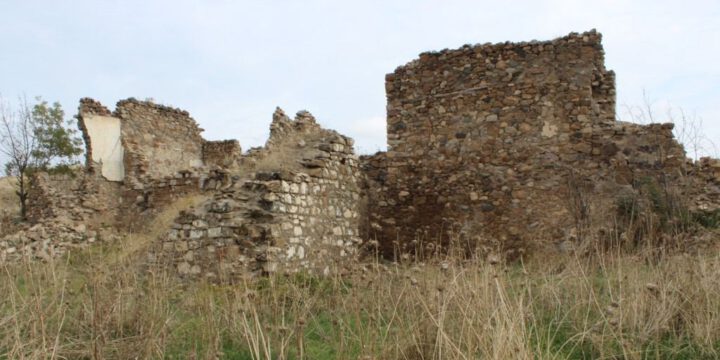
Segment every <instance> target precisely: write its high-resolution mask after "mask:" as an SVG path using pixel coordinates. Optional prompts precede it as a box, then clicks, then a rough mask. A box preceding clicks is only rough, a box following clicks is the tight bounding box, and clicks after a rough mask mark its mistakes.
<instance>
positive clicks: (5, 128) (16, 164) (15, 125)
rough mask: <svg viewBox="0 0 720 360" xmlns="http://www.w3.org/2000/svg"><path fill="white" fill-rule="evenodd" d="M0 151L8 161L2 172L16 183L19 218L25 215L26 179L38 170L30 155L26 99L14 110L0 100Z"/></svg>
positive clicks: (33, 140)
mask: <svg viewBox="0 0 720 360" xmlns="http://www.w3.org/2000/svg"><path fill="white" fill-rule="evenodd" d="M0 126H1V127H2V128H0V152H1V153H2V154H3V155H5V156H6V157H7V158H8V160H7V161H8V162H7V163H6V164H5V171H6V172H7V173H8V175H10V176H14V177H15V179H16V180H17V190H16V191H15V193H16V194H17V196H18V198H19V200H20V218H21V219H23V220H24V219H25V218H26V216H27V196H28V176H29V175H30V174H29V171H28V170H30V169H33V168H35V167H37V164H36V163H34V161H35V160H36V159H35V158H34V157H33V156H32V154H33V152H34V151H36V150H37V144H38V142H37V138H36V136H35V133H34V132H33V124H32V113H31V111H30V108H29V106H28V104H27V100H26V99H25V98H23V99H21V101H20V106H19V108H18V109H17V110H15V109H13V108H12V107H11V106H10V105H9V104H8V103H7V102H6V101H5V100H4V99H3V98H0Z"/></svg>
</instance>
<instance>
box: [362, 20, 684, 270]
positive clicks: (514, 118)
mask: <svg viewBox="0 0 720 360" xmlns="http://www.w3.org/2000/svg"><path fill="white" fill-rule="evenodd" d="M385 88H386V91H387V98H388V106H387V137H388V151H387V153H380V154H377V155H375V156H373V157H369V158H366V159H365V161H364V165H363V166H364V167H365V168H366V170H367V171H368V175H369V184H370V185H369V186H368V191H369V195H368V196H369V198H370V201H371V204H370V209H371V210H370V214H369V219H368V222H367V224H366V226H365V227H364V233H365V234H366V235H367V236H370V237H373V236H374V237H377V238H378V239H379V240H380V243H381V244H382V245H383V247H384V250H385V253H386V254H387V253H391V252H393V251H396V250H397V249H398V248H402V249H406V250H409V249H410V248H412V247H414V246H416V245H417V244H423V243H425V244H430V245H431V246H437V245H441V246H446V245H447V244H448V243H449V242H450V241H451V240H452V239H456V240H459V241H460V242H461V243H463V246H465V247H468V248H470V249H469V250H486V251H504V252H506V253H507V254H508V255H509V256H517V255H519V254H521V253H523V252H524V251H526V250H527V248H528V247H533V246H541V244H543V243H545V244H547V241H552V242H554V241H562V239H563V238H566V237H567V234H568V232H569V231H570V230H572V229H574V228H575V227H576V225H577V219H578V211H582V212H588V211H591V210H592V211H595V212H603V211H605V212H607V213H606V214H605V215H608V214H610V212H611V207H612V204H611V202H612V196H609V195H610V194H614V193H617V192H621V191H622V190H623V189H625V190H627V189H630V190H631V189H632V187H633V185H634V184H635V183H636V182H637V181H639V180H641V179H643V178H645V177H652V178H658V177H662V178H663V181H668V182H670V183H673V182H678V181H679V179H680V177H681V176H683V175H684V173H685V170H684V166H685V165H686V158H685V154H684V151H683V148H682V146H680V145H679V144H678V143H677V142H676V141H675V140H674V139H673V135H672V128H673V126H672V124H652V125H648V126H642V125H636V124H630V123H624V122H619V121H615V75H614V73H613V72H612V71H608V70H606V69H605V65H604V52H603V48H602V45H601V35H600V34H599V33H597V32H595V31H594V30H593V31H590V32H586V33H582V34H577V33H572V34H570V35H568V36H565V37H562V38H558V39H555V40H552V41H544V42H538V41H533V42H528V43H501V44H485V45H474V46H470V45H466V46H463V47H462V48H460V49H457V50H443V51H441V52H428V53H423V54H420V58H419V59H417V60H414V61H412V62H410V63H408V64H407V65H404V66H401V67H398V68H397V69H396V70H395V71H394V72H393V73H391V74H388V75H387V76H386V85H385ZM578 202H581V203H582V204H581V205H582V206H581V207H582V209H578V207H577V205H578ZM586 204H593V205H592V206H594V208H588V206H586ZM601 204H603V205H601ZM586 215H587V214H580V215H579V216H581V217H585V216H586ZM606 218H610V216H606Z"/></svg>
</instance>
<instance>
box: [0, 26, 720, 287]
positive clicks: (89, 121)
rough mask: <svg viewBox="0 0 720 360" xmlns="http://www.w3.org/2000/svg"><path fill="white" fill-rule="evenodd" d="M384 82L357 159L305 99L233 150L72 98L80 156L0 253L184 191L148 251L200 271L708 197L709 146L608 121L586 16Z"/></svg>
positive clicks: (717, 178)
mask: <svg viewBox="0 0 720 360" xmlns="http://www.w3.org/2000/svg"><path fill="white" fill-rule="evenodd" d="M385 88H386V92H387V100H388V105H387V140H388V150H387V152H380V153H377V154H375V155H370V156H363V157H362V158H358V157H357V156H356V155H355V154H354V151H353V141H352V139H350V138H348V137H346V136H343V135H340V134H338V133H337V132H335V131H332V130H327V129H323V128H322V127H321V126H320V125H319V124H318V123H317V121H316V119H315V118H314V117H313V116H312V115H311V114H310V113H309V112H307V111H300V112H298V113H297V115H296V116H295V118H294V119H290V118H289V117H288V116H286V115H285V113H284V112H283V111H282V110H281V109H279V108H278V109H277V110H276V111H275V113H274V114H273V119H272V123H271V125H270V137H269V139H268V140H267V143H266V144H265V146H263V147H260V148H253V149H249V150H248V151H247V152H246V153H244V154H243V153H242V152H241V148H240V144H239V143H238V142H237V141H236V140H224V141H208V140H205V139H203V138H202V136H201V132H202V129H201V128H200V127H199V126H198V124H197V123H196V122H195V120H194V119H193V118H192V117H190V115H189V114H188V113H187V112H186V111H184V110H180V109H175V108H171V107H167V106H163V105H158V104H154V103H152V102H148V101H138V100H135V99H132V98H130V99H127V100H122V101H120V102H118V103H117V105H116V108H115V110H114V111H110V110H109V109H107V108H106V107H105V106H103V105H102V104H100V103H99V102H97V101H95V100H92V99H88V98H85V99H82V100H81V101H80V107H79V114H78V117H77V118H78V125H79V128H80V130H81V132H82V135H83V138H84V140H85V144H86V162H85V166H84V167H83V168H82V169H78V171H76V172H75V173H74V174H71V175H63V176H49V175H47V174H38V175H37V176H36V177H35V178H34V179H33V186H32V189H31V192H30V199H29V217H30V220H31V222H30V223H29V224H27V225H26V226H24V227H23V228H22V229H21V230H20V231H18V232H17V233H16V234H12V235H9V236H6V237H4V238H2V239H0V261H8V260H13V259H19V258H23V257H35V258H41V259H48V258H50V257H53V256H57V255H62V254H65V253H67V251H66V250H67V249H69V248H74V247H82V246H87V245H88V244H90V243H93V242H96V241H97V240H105V239H116V237H113V236H111V234H110V233H108V231H109V232H111V233H112V232H115V233H127V232H143V231H146V230H147V226H148V225H149V224H151V223H152V221H153V219H154V218H155V217H156V215H158V214H162V212H163V211H164V210H165V209H166V208H167V207H168V205H172V204H181V203H182V202H180V201H178V200H181V199H183V198H188V199H190V198H193V199H194V198H196V197H199V198H200V199H201V200H203V201H201V202H200V204H199V205H198V206H195V207H193V208H188V209H185V210H184V211H182V212H181V213H180V214H179V216H177V217H176V218H174V220H173V221H172V225H171V226H170V228H168V229H166V230H167V231H162V233H163V235H162V236H160V237H159V239H157V242H156V243H155V244H151V245H149V249H148V259H149V261H152V262H158V263H162V264H166V265H167V266H169V267H171V268H173V269H174V270H176V271H177V272H178V273H179V274H180V275H181V276H184V277H190V278H203V279H209V280H211V281H232V280H233V279H237V278H238V277H242V276H245V275H247V274H262V273H269V272H275V271H282V272H294V271H301V270H305V271H311V272H315V273H321V274H328V273H332V272H336V271H339V270H341V268H342V267H343V266H344V264H346V263H347V262H349V261H350V260H351V259H353V258H354V257H355V256H356V255H358V254H359V249H360V248H361V247H360V245H362V242H363V241H364V242H366V243H367V244H368V245H369V244H379V246H380V249H381V250H382V252H383V253H384V254H385V255H386V256H387V257H394V256H395V255H397V253H398V252H404V253H405V254H406V255H407V254H409V253H413V254H423V253H424V252H425V251H430V252H438V251H446V250H447V249H448V247H449V246H450V245H453V244H455V245H459V246H458V247H459V248H460V249H462V251H467V253H468V254H476V253H478V252H480V253H488V252H494V253H502V254H503V255H505V256H506V257H508V258H517V257H519V256H522V255H523V254H525V253H527V252H528V251H534V250H538V249H541V250H547V249H556V248H562V247H565V244H567V243H572V242H579V241H581V240H582V238H583V236H582V235H583V234H584V233H586V232H588V231H589V226H588V224H589V223H591V222H593V221H595V222H597V223H598V225H599V228H598V229H600V228H603V227H604V228H605V230H603V231H604V232H603V233H605V234H607V233H616V235H617V236H616V237H622V236H625V237H626V238H628V237H632V236H635V235H632V234H631V235H628V234H623V233H622V232H623V231H624V230H623V229H620V228H618V227H617V224H618V223H620V222H622V219H618V214H619V210H622V209H621V208H622V206H623V204H626V205H627V204H628V202H627V201H626V200H629V201H630V202H629V203H630V204H635V203H634V201H635V200H637V199H638V198H639V196H640V195H642V193H643V191H644V192H646V193H648V192H649V193H650V195H652V196H656V197H658V196H662V197H663V199H655V200H657V201H656V203H654V204H652V203H651V204H650V206H654V207H655V208H659V207H663V206H664V209H665V208H667V207H673V208H675V207H682V208H683V209H685V208H687V209H688V210H689V211H690V213H689V215H690V216H691V217H692V216H696V215H697V214H701V215H702V214H709V215H708V216H709V217H707V216H706V217H705V218H704V219H705V220H704V221H706V222H707V220H708V219H710V220H712V219H714V218H716V217H717V215H718V212H720V165H719V163H718V160H717V159H702V160H701V161H699V162H692V161H690V160H688V159H687V158H686V157H685V152H684V150H683V148H682V146H681V145H679V144H678V143H677V142H676V141H675V139H674V138H673V134H672V130H673V125H672V124H650V125H638V124H631V123H626V122H622V121H617V120H616V119H615V75H614V73H613V72H612V71H609V70H607V69H605V65H604V51H603V48H602V45H601V35H600V34H599V33H597V32H595V31H594V30H593V31H590V32H586V33H582V34H578V33H571V34H569V35H568V36H565V37H561V38H558V39H555V40H551V41H542V42H540V41H532V42H526V43H501V44H484V45H472V46H471V45H466V46H463V47H461V48H459V49H455V50H443V51H440V52H427V53H423V54H420V56H419V58H418V59H416V60H414V61H411V62H410V63H408V64H406V65H403V66H401V67H398V68H397V69H396V70H395V71H394V72H393V73H391V74H388V75H387V76H386V84H385ZM658 194H659V195H658ZM676 195H678V196H676ZM676 198H677V199H682V201H683V203H682V204H677V203H676V202H675V200H674V199H676ZM660 200H661V201H660ZM670 200H672V201H670ZM662 201H664V202H662ZM660 205H662V206H660ZM665 210H667V209H665ZM174 214H175V213H173V215H172V217H174ZM702 216H705V215H702ZM713 216H714V217H713ZM172 217H170V218H172ZM159 218H161V219H162V218H163V217H162V216H161V217H159ZM653 221H654V220H653ZM613 226H615V228H614V230H613V231H607V229H608V228H612V227H613ZM163 229H164V227H163ZM598 229H593V231H595V230H598ZM598 231H599V230H598ZM131 236H132V235H131ZM418 250H419V251H418Z"/></svg>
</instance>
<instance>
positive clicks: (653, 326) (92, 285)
mask: <svg viewBox="0 0 720 360" xmlns="http://www.w3.org/2000/svg"><path fill="white" fill-rule="evenodd" d="M130 240H131V239H130ZM124 249H125V247H124V246H121V245H120V244H116V245H103V246H97V247H94V248H90V249H87V250H83V251H82V252H76V253H73V254H71V256H70V257H69V258H66V259H63V260H59V261H57V262H55V263H41V262H34V263H21V264H13V265H4V266H2V274H1V275H0V292H1V293H2V294H3V296H2V297H0V358H7V359H40V358H42V359H47V358H49V359H52V358H55V359H62V358H67V359H134V358H137V359H146V358H158V359H160V358H167V359H214V358H228V359H270V358H272V359H717V358H720V256H718V254H717V253H714V254H713V255H709V256H690V255H676V256H668V257H666V258H664V259H662V260H660V261H649V260H648V259H645V258H644V257H643V256H642V255H619V254H612V253H606V254H604V255H598V256H594V257H592V258H583V259H580V258H575V257H572V256H566V257H562V258H561V257H557V258H555V257H543V258H539V257H538V258H536V259H530V260H528V262H527V263H522V262H519V263H514V264H502V263H496V262H495V261H491V262H488V261H484V260H467V261H463V262H462V263H461V262H455V261H452V259H434V260H432V261H428V262H427V263H423V264H416V263H407V264H392V263H384V262H382V261H373V260H372V259H370V260H366V262H364V263H354V264H350V265H349V269H350V270H349V271H348V273H347V274H345V275H343V276H339V275H337V276H331V277H317V276H313V275H310V274H302V273H300V274H294V275H289V276H285V275H274V276H269V277H266V278H258V279H248V280H247V281H245V282H242V283H239V284H235V285H211V284H205V283H201V282H182V281H180V280H178V279H177V278H176V277H175V276H173V275H172V274H169V273H167V272H165V271H164V270H163V269H161V268H145V267H142V266H141V264H142V258H143V257H142V256H141V255H140V254H141V253H142V249H140V248H139V247H135V249H136V250H133V251H137V256H128V254H127V250H124Z"/></svg>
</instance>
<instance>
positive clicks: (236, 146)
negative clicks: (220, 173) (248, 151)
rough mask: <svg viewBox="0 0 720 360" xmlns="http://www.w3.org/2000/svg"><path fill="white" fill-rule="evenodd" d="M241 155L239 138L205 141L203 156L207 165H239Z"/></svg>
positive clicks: (225, 166) (224, 166)
mask: <svg viewBox="0 0 720 360" xmlns="http://www.w3.org/2000/svg"><path fill="white" fill-rule="evenodd" d="M241 155H242V150H241V149H240V143H239V142H238V141H237V140H221V141H205V142H203V147H202V157H203V162H204V163H205V165H206V166H219V167H223V168H227V167H232V166H235V165H237V162H238V160H239V159H240V156H241Z"/></svg>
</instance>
